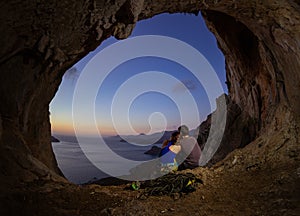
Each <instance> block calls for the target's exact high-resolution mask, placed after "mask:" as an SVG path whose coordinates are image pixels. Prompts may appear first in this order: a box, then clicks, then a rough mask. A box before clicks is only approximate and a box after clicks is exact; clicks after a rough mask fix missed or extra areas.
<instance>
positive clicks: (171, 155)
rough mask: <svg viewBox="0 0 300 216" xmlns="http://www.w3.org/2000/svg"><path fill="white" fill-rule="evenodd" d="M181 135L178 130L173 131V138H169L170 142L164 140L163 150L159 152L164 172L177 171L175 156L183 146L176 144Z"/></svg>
mask: <svg viewBox="0 0 300 216" xmlns="http://www.w3.org/2000/svg"><path fill="white" fill-rule="evenodd" d="M179 135H180V134H179V132H178V131H176V132H174V133H172V136H171V139H170V140H168V142H164V144H163V146H162V150H161V152H160V154H159V156H160V162H161V171H162V172H166V173H168V172H170V171H176V170H177V168H178V164H177V162H176V160H175V157H176V155H177V154H178V152H180V150H181V146H180V145H176V142H177V139H178V137H179ZM165 143H166V144H165Z"/></svg>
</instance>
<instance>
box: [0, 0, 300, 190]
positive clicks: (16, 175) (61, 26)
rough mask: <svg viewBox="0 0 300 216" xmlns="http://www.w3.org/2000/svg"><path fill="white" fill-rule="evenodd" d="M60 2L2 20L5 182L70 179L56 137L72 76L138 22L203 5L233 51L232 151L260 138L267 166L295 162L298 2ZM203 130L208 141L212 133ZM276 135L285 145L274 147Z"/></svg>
mask: <svg viewBox="0 0 300 216" xmlns="http://www.w3.org/2000/svg"><path fill="white" fill-rule="evenodd" d="M56 3H57V4H52V3H49V2H43V3H37V4H32V5H28V7H27V5H26V8H27V9H26V10H23V9H24V8H25V6H24V7H21V6H20V7H16V5H15V2H14V1H10V2H9V3H7V4H2V7H1V10H3V11H4V12H3V13H1V15H0V16H1V18H2V20H3V25H1V26H0V28H1V32H5V33H7V35H5V36H3V37H1V41H0V42H1V45H2V47H3V49H1V53H0V55H1V56H0V57H1V58H0V71H1V72H2V73H1V78H2V79H1V85H0V91H1V104H0V113H1V116H0V156H1V157H0V158H1V162H2V161H3V163H1V172H0V174H1V177H2V176H3V178H1V181H4V182H5V184H6V183H9V184H10V185H11V186H12V187H13V184H14V183H18V182H20V181H26V182H28V181H33V180H38V179H49V178H50V179H55V180H61V178H60V177H59V175H57V174H60V171H59V169H58V167H57V162H56V159H55V156H54V154H53V150H52V146H51V143H50V137H51V125H50V121H49V104H50V102H51V100H52V99H53V97H54V95H55V93H56V92H57V90H58V87H59V85H60V83H61V81H62V77H63V74H64V73H65V72H66V70H67V69H68V68H70V67H71V66H72V65H74V64H75V63H76V62H77V61H79V60H80V59H81V58H83V57H84V56H85V55H86V54H87V53H89V52H90V51H91V50H93V49H95V48H96V47H97V46H99V44H101V42H102V41H104V40H105V39H107V38H109V37H110V36H115V37H116V38H118V39H124V38H127V37H128V36H129V35H130V34H131V32H132V30H133V28H134V27H135V25H136V22H137V21H138V20H145V19H147V18H151V17H153V16H155V15H158V14H162V13H165V12H168V13H177V12H181V13H193V14H197V13H198V12H199V11H202V14H203V17H204V20H205V22H206V24H207V26H208V28H209V29H210V30H211V31H212V32H213V34H214V35H215V37H216V39H217V42H218V46H219V47H220V49H221V51H222V53H223V54H224V56H225V62H226V64H225V65H226V66H225V67H226V82H227V85H228V95H229V97H228V99H227V103H228V104H229V106H228V107H229V110H228V113H229V115H228V119H227V120H228V121H227V123H228V122H231V123H232V124H231V125H229V123H228V124H227V126H228V134H230V136H228V142H229V141H230V142H231V141H232V143H236V145H237V146H235V145H234V146H232V147H230V148H229V150H228V149H227V150H226V151H230V150H232V149H236V148H238V147H243V146H245V145H246V144H247V143H249V142H251V140H254V141H253V143H254V144H252V145H251V146H252V147H253V146H260V147H261V148H260V147H259V148H260V149H259V150H257V151H256V150H255V149H256V148H255V147H253V152H252V153H253V154H255V155H256V156H257V158H250V157H246V156H248V154H247V155H245V154H244V156H245V157H244V158H246V159H247V158H248V160H249V161H248V162H249V163H251V161H255V160H256V159H262V158H263V159H264V160H265V161H264V163H259V162H257V163H258V164H267V162H270V161H272V159H274V158H277V159H279V160H281V162H282V164H286V163H288V162H290V163H292V162H291V160H294V159H293V158H295V156H294V155H295V152H296V153H297V152H298V150H297V146H296V144H298V143H299V141H298V140H299V134H300V133H298V130H299V129H298V126H297V125H299V124H298V123H299V119H300V117H299V113H300V111H299V109H300V99H299V93H298V92H299V89H300V86H299V83H300V82H299V80H300V77H299V72H298V71H299V68H300V63H299V59H300V57H299V55H300V50H299V42H298V41H299V32H298V31H297V30H298V29H299V20H300V18H299V10H298V9H299V5H298V4H296V3H294V1H284V2H282V1H274V2H272V3H270V2H259V3H254V2H252V1H248V2H223V1H210V2H208V3H207V2H199V1H197V2H194V1H185V2H182V1H181V2H180V3H179V2H177V1H175V2H172V4H170V3H169V2H168V3H166V2H163V3H161V4H159V5H154V3H152V2H151V1H150V2H148V1H84V2H81V1H76V2H73V4H71V5H72V9H71V8H69V7H66V5H65V4H66V2H65V1H58V2H56ZM24 4H25V3H24ZM54 5H55V6H54ZM278 5H281V6H282V7H281V6H280V7H278ZM22 6H23V5H22ZM78 11H81V12H80V13H78ZM62 14H63V15H64V16H62ZM22 17H26V18H27V19H23V18H22ZM224 23H225V24H226V25H225V24H224ZM175 26H176V25H175ZM226 27H227V28H226ZM228 29H230V30H231V31H228ZM207 123H208V124H207V125H209V119H208V122H207ZM200 138H201V140H203V139H204V140H205V134H204V136H203V137H200ZM202 138H203V139H202ZM276 139H278V140H280V142H276ZM224 140H225V141H226V139H224ZM225 141H224V143H227V144H226V145H224V148H225V149H226V148H227V147H228V146H229V145H228V142H225ZM276 143H281V145H280V146H279V147H278V148H276V151H275V152H273V150H272V149H274V148H273V147H274V146H275V145H276ZM256 144H257V145H256ZM248 146H249V145H247V147H248ZM266 146H268V147H266ZM286 146H289V148H288V149H287V147H286ZM247 147H246V148H247ZM257 148H258V147H257ZM244 149H245V148H244ZM247 149H251V148H250V147H249V148H247ZM283 151H286V152H283ZM237 152H240V151H237ZM270 152H271V153H273V154H271V153H270ZM293 152H294V153H293ZM269 153H270V154H269ZM265 155H268V156H265ZM224 157H225V156H224V155H223V156H220V158H224ZM241 157H242V156H241ZM287 157H288V159H287ZM291 158H292V159H291ZM296 158H297V157H296ZM246 159H245V160H246ZM218 160H219V159H218ZM295 160H296V159H295ZM287 161H288V162H287ZM224 163H225V162H224ZM268 165H270V167H274V166H275V165H272V164H271V162H270V163H269V164H268ZM5 184H3V185H4V186H5Z"/></svg>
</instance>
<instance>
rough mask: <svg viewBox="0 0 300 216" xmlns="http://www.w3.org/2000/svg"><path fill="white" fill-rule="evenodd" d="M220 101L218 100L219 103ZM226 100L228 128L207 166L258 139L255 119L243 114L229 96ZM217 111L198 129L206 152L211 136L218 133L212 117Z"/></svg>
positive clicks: (199, 137) (199, 141)
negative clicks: (213, 126) (212, 124)
mask: <svg viewBox="0 0 300 216" xmlns="http://www.w3.org/2000/svg"><path fill="white" fill-rule="evenodd" d="M218 100H219V99H217V101H218ZM225 100H226V111H227V115H226V126H225V130H224V135H223V137H222V140H221V142H220V144H219V147H218V150H217V151H216V152H215V153H214V155H213V157H212V158H211V159H210V160H209V162H208V163H207V164H206V166H212V165H213V164H215V163H217V162H219V161H221V160H222V159H224V158H225V157H226V156H227V155H228V154H229V153H230V152H232V151H233V150H235V149H237V148H243V147H245V146H246V145H247V144H249V143H250V142H251V141H253V140H254V139H255V137H256V133H257V130H256V122H255V119H254V118H252V117H250V116H249V115H248V114H247V113H246V112H242V110H241V108H240V107H239V106H238V105H237V104H236V103H234V102H233V101H232V100H231V99H230V98H229V97H228V96H226V95H225ZM218 109H220V107H219V106H218V107H217V110H216V111H215V112H214V113H212V114H210V115H208V116H207V119H206V120H205V121H204V122H202V123H201V125H200V126H199V127H198V129H197V130H198V133H199V134H198V139H197V141H198V144H199V145H200V148H201V150H202V151H203V150H204V147H205V145H210V141H209V140H208V137H209V136H214V134H215V133H216V132H215V131H213V130H214V129H213V128H211V121H212V116H213V115H215V113H217V112H218Z"/></svg>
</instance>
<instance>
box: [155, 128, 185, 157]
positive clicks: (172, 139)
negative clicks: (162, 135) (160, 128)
mask: <svg viewBox="0 0 300 216" xmlns="http://www.w3.org/2000/svg"><path fill="white" fill-rule="evenodd" d="M179 134H180V133H179V132H178V131H175V132H173V133H172V135H171V137H170V139H167V140H165V141H164V142H163V144H162V146H161V152H160V154H159V156H161V154H162V153H163V151H162V150H163V149H164V148H165V147H166V146H168V145H174V144H175V143H176V142H177V140H178V138H179ZM164 151H166V150H164Z"/></svg>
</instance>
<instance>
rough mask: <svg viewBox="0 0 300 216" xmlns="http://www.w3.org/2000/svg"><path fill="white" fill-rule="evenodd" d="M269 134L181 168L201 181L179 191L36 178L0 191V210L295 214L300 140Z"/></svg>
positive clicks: (298, 210) (299, 196)
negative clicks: (153, 192)
mask: <svg viewBox="0 0 300 216" xmlns="http://www.w3.org/2000/svg"><path fill="white" fill-rule="evenodd" d="M273 138H274V140H276V142H275V141H274V142H270V144H266V145H264V144H263V145H262V144H261V143H262V141H261V140H257V141H255V142H254V143H252V144H251V145H248V146H246V147H245V148H243V149H237V150H235V151H234V152H232V153H231V154H229V155H228V156H227V157H226V158H225V160H223V161H221V162H219V163H218V164H216V165H215V166H213V167H211V168H197V169H194V170H192V171H191V170H186V171H181V172H192V173H193V174H194V175H196V177H198V178H200V179H202V180H203V182H204V183H203V184H198V186H197V189H196V191H194V192H192V193H190V194H186V195H182V196H181V197H179V196H172V197H170V196H151V197H148V198H146V199H139V198H138V197H139V195H140V193H142V191H141V190H138V191H131V190H126V189H125V188H126V186H127V185H126V184H122V185H115V186H113V185H111V186H100V185H96V184H90V185H85V186H79V185H74V184H71V183H67V182H54V181H49V180H48V181H42V180H39V181H36V182H31V183H26V184H25V183H23V184H21V185H16V186H15V188H14V189H12V190H7V191H9V192H7V193H1V196H0V197H1V198H0V215H7V216H8V215H43V216H48V215H49V216H50V215H51V216H52V215H89V216H93V215H300V157H299V155H300V154H299V145H298V143H297V142H293V141H291V139H288V141H286V139H279V138H278V137H272V138H271V139H273ZM278 140H282V141H280V142H279V141H278Z"/></svg>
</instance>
